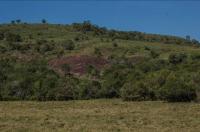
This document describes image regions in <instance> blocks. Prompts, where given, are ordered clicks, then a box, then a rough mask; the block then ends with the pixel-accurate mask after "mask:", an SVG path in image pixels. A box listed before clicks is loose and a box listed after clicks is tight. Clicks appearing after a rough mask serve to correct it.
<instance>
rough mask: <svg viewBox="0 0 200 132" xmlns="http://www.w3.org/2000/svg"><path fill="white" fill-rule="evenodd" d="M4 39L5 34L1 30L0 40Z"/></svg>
mask: <svg viewBox="0 0 200 132" xmlns="http://www.w3.org/2000/svg"><path fill="white" fill-rule="evenodd" d="M3 39H4V34H3V33H1V32H0V40H3Z"/></svg>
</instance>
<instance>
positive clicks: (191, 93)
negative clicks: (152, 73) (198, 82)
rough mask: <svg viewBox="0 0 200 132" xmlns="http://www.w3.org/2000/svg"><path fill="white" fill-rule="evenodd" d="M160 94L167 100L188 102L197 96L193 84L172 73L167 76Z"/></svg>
mask: <svg viewBox="0 0 200 132" xmlns="http://www.w3.org/2000/svg"><path fill="white" fill-rule="evenodd" d="M162 94H163V96H164V97H165V99H166V100H167V101H169V102H188V101H192V100H195V99H196V98H197V95H196V88H195V86H194V85H193V84H192V83H190V82H187V81H186V80H185V79H184V78H183V77H180V76H176V75H174V74H171V75H170V76H169V77H168V78H167V80H166V84H165V85H164V87H163V89H162Z"/></svg>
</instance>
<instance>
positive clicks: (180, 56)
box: [169, 53, 187, 64]
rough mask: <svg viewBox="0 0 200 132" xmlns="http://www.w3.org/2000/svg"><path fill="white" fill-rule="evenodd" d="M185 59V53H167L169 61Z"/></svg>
mask: <svg viewBox="0 0 200 132" xmlns="http://www.w3.org/2000/svg"><path fill="white" fill-rule="evenodd" d="M186 59H187V55H186V54H184V53H172V54H170V55H169V62H170V63H172V64H178V63H181V62H183V61H185V60H186Z"/></svg>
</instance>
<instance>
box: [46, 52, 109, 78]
mask: <svg viewBox="0 0 200 132" xmlns="http://www.w3.org/2000/svg"><path fill="white" fill-rule="evenodd" d="M64 64H68V65H69V66H70V73H72V74H77V75H83V74H85V73H86V72H87V66H89V65H92V66H94V67H95V68H96V69H98V70H101V69H102V68H104V67H105V66H106V65H108V61H107V60H106V59H104V58H102V57H94V56H88V55H81V56H68V57H62V58H56V59H53V60H51V61H50V62H49V65H50V66H51V67H52V68H53V69H54V70H55V71H57V72H59V73H60V74H63V71H62V68H61V67H62V65H64Z"/></svg>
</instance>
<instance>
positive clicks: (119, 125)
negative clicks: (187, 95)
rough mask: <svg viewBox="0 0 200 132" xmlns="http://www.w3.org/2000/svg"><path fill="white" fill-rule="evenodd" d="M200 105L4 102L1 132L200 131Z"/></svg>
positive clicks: (2, 105)
mask: <svg viewBox="0 0 200 132" xmlns="http://www.w3.org/2000/svg"><path fill="white" fill-rule="evenodd" d="M199 109H200V104H196V103H163V102H122V101H121V100H115V99H113V100H103V99H102V100H88V101H68V102H1V104H0V113H1V114H0V131H18V132H25V131H34V132H35V131H38V132H40V131H61V132H62V131H63V132H66V131H85V132H88V131H99V132H101V131H137V132H138V131H148V132H150V131H152V132H155V131H159V132H161V131H181V132H186V131H187V132H188V131H193V132H196V131H198V130H199V129H200V113H199Z"/></svg>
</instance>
